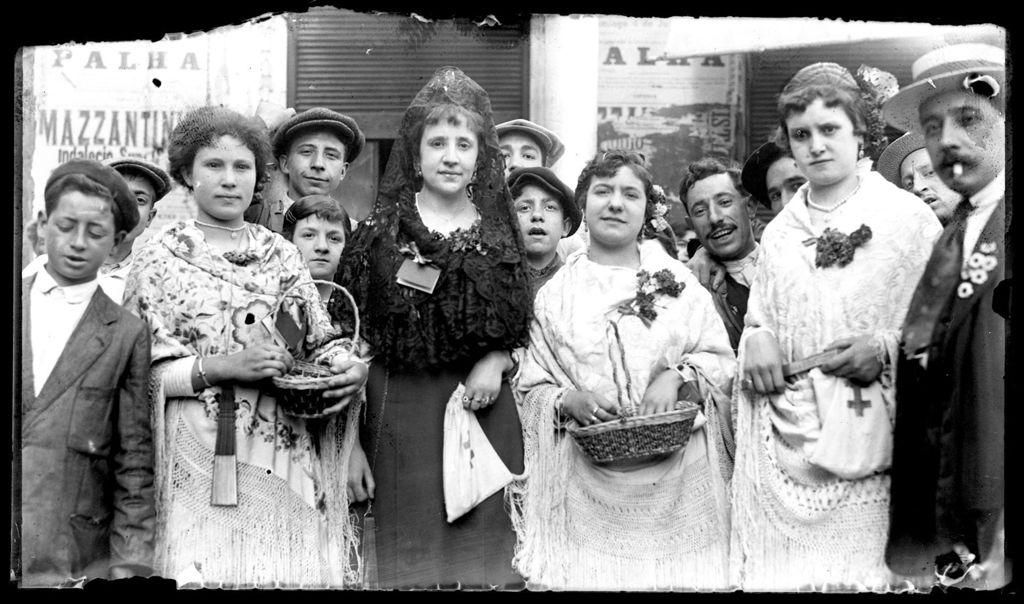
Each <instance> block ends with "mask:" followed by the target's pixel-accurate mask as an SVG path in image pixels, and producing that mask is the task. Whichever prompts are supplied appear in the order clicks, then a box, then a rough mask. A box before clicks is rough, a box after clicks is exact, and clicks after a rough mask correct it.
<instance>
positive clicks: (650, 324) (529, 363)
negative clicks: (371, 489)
mask: <svg viewBox="0 0 1024 604" xmlns="http://www.w3.org/2000/svg"><path fill="white" fill-rule="evenodd" d="M576 201H577V203H579V204H580V205H581V206H582V207H583V210H584V215H585V219H586V221H587V228H588V230H589V233H590V245H589V247H588V249H586V250H580V251H578V252H576V253H575V254H572V255H570V256H569V258H567V259H566V264H565V266H564V267H563V268H562V269H560V270H559V271H558V272H557V273H556V274H555V275H554V277H552V279H551V281H549V282H548V283H547V285H545V286H544V288H542V289H541V290H540V292H538V294H537V298H536V301H535V307H534V312H535V318H534V321H533V325H532V328H531V340H530V344H529V346H528V348H527V350H526V353H525V355H524V359H523V362H522V366H521V368H520V373H519V375H518V383H517V392H518V395H519V396H520V397H521V399H522V401H521V407H522V411H521V413H522V416H523V429H524V442H525V449H526V467H527V475H528V479H527V480H526V481H525V483H524V484H521V485H520V486H521V490H520V492H519V493H518V495H519V499H518V501H517V506H516V508H515V509H517V510H518V513H519V516H518V517H517V519H516V529H517V533H518V543H517V546H516V556H515V564H516V568H517V570H519V572H520V573H522V574H523V576H525V577H526V578H527V580H528V582H529V583H528V585H529V586H530V587H531V588H543V589H558V590H561V589H574V590H575V589H606V590H648V589H650V590H660V589H674V590H692V589H715V588H724V587H725V586H726V582H727V577H728V557H729V551H728V545H729V513H728V493H727V484H728V481H729V475H730V471H731V466H732V461H731V437H730V433H729V423H730V422H729V405H728V397H727V396H726V395H725V394H724V392H728V391H729V388H730V386H729V383H730V379H731V376H732V374H733V371H734V367H735V357H734V355H733V353H732V349H731V348H730V346H729V338H728V336H727V335H726V332H725V327H724V326H723V324H722V321H721V319H720V318H719V317H718V315H717V314H716V313H715V309H714V306H713V304H712V300H711V296H710V294H708V293H707V291H706V290H705V289H704V288H702V287H700V284H699V283H698V282H697V280H696V278H695V277H694V276H693V275H692V273H690V271H688V270H687V269H686V268H685V266H683V264H682V263H680V262H678V261H677V260H675V259H674V258H672V257H670V256H669V255H668V254H667V253H666V252H665V250H664V248H663V247H662V245H661V243H660V242H659V241H656V240H652V239H650V237H651V235H653V234H654V233H655V232H656V231H658V230H659V227H662V228H663V227H664V218H663V217H662V216H663V214H664V212H665V211H666V210H667V207H665V203H666V201H665V197H664V193H663V192H661V190H660V187H656V186H654V185H652V182H651V176H650V173H649V172H648V171H647V169H646V167H645V165H644V161H643V158H641V157H640V156H638V155H636V154H627V153H624V152H619V151H609V152H606V153H600V154H598V155H597V156H596V157H595V158H594V159H593V160H591V161H590V162H589V163H588V164H587V166H586V167H585V168H584V169H583V173H582V174H581V175H580V178H579V182H578V184H577V186H576ZM676 417H678V418H679V419H680V420H681V421H680V422H675V419H674V418H676ZM663 418H667V419H669V420H672V421H670V422H668V423H666V422H664V421H663ZM620 426H623V427H626V426H630V428H629V429H630V430H631V431H632V434H631V435H630V436H629V437H623V436H622V435H625V434H626V432H624V431H623V430H621V429H619V427H620ZM599 430H606V432H605V433H604V434H599V433H598V431H599ZM666 430H668V431H669V433H670V434H672V436H671V437H666V440H664V441H662V442H659V439H660V438H662V435H663V434H664V433H665V431H666ZM671 430H675V432H671ZM585 432H589V433H592V434H590V435H589V436H590V437H593V438H589V440H587V441H584V440H582V438H581V435H582V434H583V433H585ZM680 432H681V434H682V439H681V440H678V439H677V436H678V434H679V433H680ZM623 438H626V440H628V442H626V441H625V440H622V439H623ZM616 439H619V440H618V442H616ZM673 439H676V440H673ZM687 440H688V442H687ZM577 441H578V442H579V446H578V444H577ZM595 442H596V443H597V444H596V445H595V444H594V443H595ZM624 442H625V443H626V444H625V445H623V443H624ZM652 443H653V444H652ZM681 443H685V444H683V446H679V445H680V444H681ZM584 444H586V446H585V447H584V448H586V450H587V452H586V453H585V452H584V450H583V448H581V446H583V445H584ZM644 447H647V448H644ZM595 460H599V461H595Z"/></svg>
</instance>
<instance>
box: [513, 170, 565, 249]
mask: <svg viewBox="0 0 1024 604" xmlns="http://www.w3.org/2000/svg"><path fill="white" fill-rule="evenodd" d="M526 184H535V185H537V186H539V187H541V188H542V189H544V190H545V191H548V192H550V193H554V194H555V195H557V196H558V202H559V203H560V204H562V212H564V213H565V217H566V218H568V219H569V232H568V233H567V234H566V235H565V236H566V237H568V236H569V235H572V234H573V233H575V232H576V230H577V229H578V228H580V223H582V222H583V212H582V210H580V208H579V206H577V205H576V200H575V195H574V194H573V191H572V189H570V188H569V187H568V185H566V184H565V183H564V182H562V180H561V179H560V178H558V176H556V175H555V173H554V172H552V171H551V170H550V169H549V168H517V169H515V170H513V171H512V173H511V174H509V175H508V188H509V189H510V190H511V189H514V188H516V187H517V186H525V185H526Z"/></svg>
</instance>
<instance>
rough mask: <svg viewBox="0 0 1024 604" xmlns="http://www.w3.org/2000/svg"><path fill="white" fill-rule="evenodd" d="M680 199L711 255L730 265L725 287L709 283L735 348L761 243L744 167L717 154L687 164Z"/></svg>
mask: <svg viewBox="0 0 1024 604" xmlns="http://www.w3.org/2000/svg"><path fill="white" fill-rule="evenodd" d="M679 198H680V199H681V200H682V201H683V206H684V207H685V208H686V211H687V213H688V214H689V215H690V222H691V223H692V224H693V228H694V230H695V231H696V232H697V237H698V238H699V239H700V242H701V244H702V245H703V246H704V249H705V250H707V254H708V256H709V257H710V259H711V260H713V261H714V262H716V263H719V264H722V265H724V267H725V278H724V280H723V282H722V285H721V286H719V287H717V288H711V287H708V286H707V285H705V287H708V289H709V291H710V292H711V293H712V294H713V295H712V298H714V301H715V309H716V310H718V314H719V315H720V316H721V317H722V321H723V322H724V323H725V328H726V331H727V332H728V334H729V343H730V344H732V349H733V351H734V352H735V351H736V348H737V347H738V346H739V342H740V335H741V334H742V333H743V316H744V315H745V314H746V312H747V297H748V296H749V295H750V283H751V281H752V280H753V275H754V265H755V262H756V261H757V249H758V244H757V241H756V240H755V239H754V230H753V228H752V227H751V220H752V219H753V216H754V211H755V209H756V202H755V201H754V200H753V198H752V197H751V196H750V195H749V194H747V192H746V190H745V189H744V187H743V184H742V182H741V172H740V168H739V166H738V165H736V164H730V165H726V164H724V163H723V162H721V161H719V160H718V159H716V158H713V157H705V158H703V159H700V160H698V161H696V162H694V163H692V164H690V165H688V166H687V167H686V173H685V174H684V175H683V179H682V182H681V183H680V184H679Z"/></svg>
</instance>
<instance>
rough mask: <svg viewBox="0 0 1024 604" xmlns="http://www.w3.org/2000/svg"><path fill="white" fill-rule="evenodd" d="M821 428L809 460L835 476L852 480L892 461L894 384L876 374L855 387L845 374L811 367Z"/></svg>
mask: <svg viewBox="0 0 1024 604" xmlns="http://www.w3.org/2000/svg"><path fill="white" fill-rule="evenodd" d="M810 379H811V383H812V385H813V388H814V398H815V399H816V400H817V403H818V416H819V417H820V418H821V432H820V435H819V437H818V442H817V444H816V445H815V447H814V452H813V453H812V454H811V455H810V458H809V459H808V461H810V462H811V463H813V464H815V465H817V466H820V467H822V468H825V469H826V470H828V471H829V472H832V473H833V474H835V475H836V476H839V477H841V478H845V479H847V480H856V479H858V478H864V477H866V476H870V475H871V474H874V473H875V472H879V471H881V470H884V469H886V468H888V467H889V466H890V465H892V431H893V418H892V417H891V412H890V410H891V409H892V408H893V401H892V389H887V388H882V385H881V384H880V383H879V382H878V381H877V380H876V381H874V382H871V384H870V385H869V386H865V387H862V388H860V393H859V399H860V401H862V402H860V403H858V400H857V399H858V396H857V392H856V388H855V387H854V385H853V384H851V383H850V382H849V380H846V379H842V378H836V377H832V376H826V375H825V374H823V373H821V371H820V370H818V369H812V370H811V373H810Z"/></svg>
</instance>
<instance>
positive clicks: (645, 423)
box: [569, 401, 700, 463]
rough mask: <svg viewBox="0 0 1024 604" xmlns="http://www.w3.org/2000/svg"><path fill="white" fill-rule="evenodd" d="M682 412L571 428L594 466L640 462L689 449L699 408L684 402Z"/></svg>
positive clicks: (570, 431)
mask: <svg viewBox="0 0 1024 604" xmlns="http://www.w3.org/2000/svg"><path fill="white" fill-rule="evenodd" d="M680 404H681V405H682V408H681V409H676V410H674V411H667V412H665V413H657V414H655V415H643V416H633V417H624V418H622V419H616V420H612V421H608V422H603V423H600V424H592V425H590V426H583V427H572V428H569V434H571V435H572V437H573V439H574V440H575V441H576V444H577V445H579V447H580V449H582V450H583V452H584V453H586V454H587V457H589V458H590V459H591V460H592V461H593V462H594V463H609V462H616V461H624V460H631V459H640V458H644V457H650V456H654V455H660V454H664V453H671V452H673V451H676V450H677V449H681V448H682V447H685V446H686V443H687V442H689V440H690V430H691V428H693V422H694V420H695V419H696V417H697V412H698V410H699V409H700V407H698V406H697V405H696V404H695V403H691V402H688V401H681V403H680Z"/></svg>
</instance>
